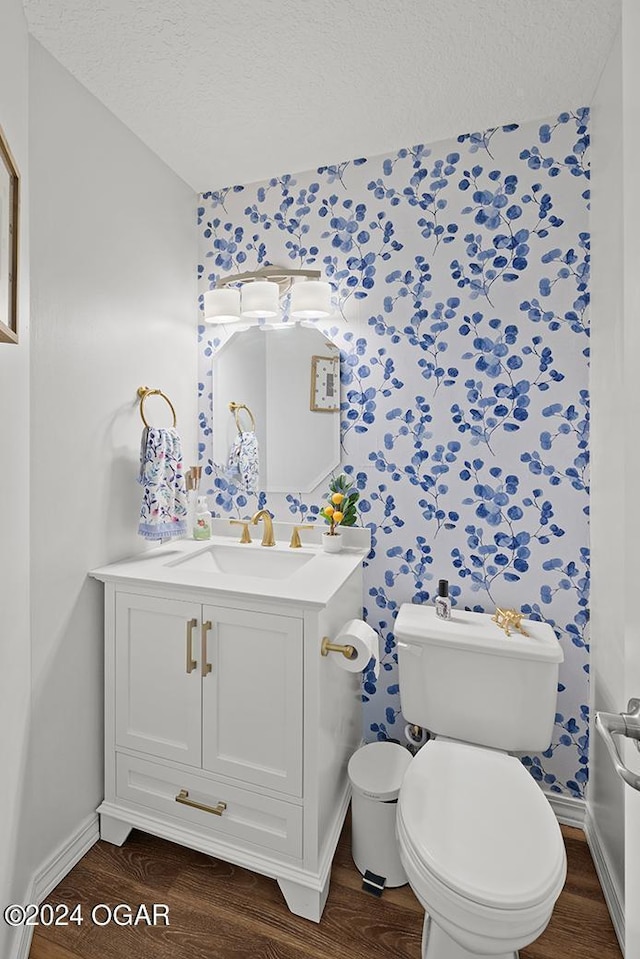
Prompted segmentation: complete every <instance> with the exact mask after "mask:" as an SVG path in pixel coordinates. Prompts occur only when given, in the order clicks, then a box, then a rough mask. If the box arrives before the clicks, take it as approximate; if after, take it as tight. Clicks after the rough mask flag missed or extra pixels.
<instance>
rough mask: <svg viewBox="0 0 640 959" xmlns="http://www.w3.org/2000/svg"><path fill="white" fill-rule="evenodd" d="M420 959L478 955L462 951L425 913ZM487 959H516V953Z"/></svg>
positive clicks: (466, 958)
mask: <svg viewBox="0 0 640 959" xmlns="http://www.w3.org/2000/svg"><path fill="white" fill-rule="evenodd" d="M422 959H480V954H479V953H477V952H469V950H468V949H464V948H463V947H462V946H461V945H459V944H458V943H457V942H455V940H453V939H452V938H451V936H448V935H447V933H446V932H444V931H443V930H442V929H441V928H440V926H438V925H437V924H436V923H435V922H434V921H433V920H432V918H431V916H429V915H427V914H426V913H425V917H424V925H423V927H422ZM487 959H518V953H517V952H501V953H500V954H499V955H495V954H494V955H492V956H490V957H487Z"/></svg>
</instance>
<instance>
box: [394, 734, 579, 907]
mask: <svg viewBox="0 0 640 959" xmlns="http://www.w3.org/2000/svg"><path fill="white" fill-rule="evenodd" d="M398 815H399V817H401V819H402V822H403V825H404V828H405V831H406V834H407V836H408V837H409V839H410V841H411V845H412V847H413V849H414V852H415V854H416V855H417V857H418V858H419V859H420V860H421V862H422V863H423V865H424V867H425V869H426V870H428V871H429V872H431V873H433V874H434V875H435V876H436V877H437V878H438V879H439V880H440V881H441V882H443V883H444V884H445V885H446V886H448V887H449V888H450V889H451V890H453V891H454V892H455V893H456V894H457V895H459V896H462V897H464V898H466V899H470V900H472V901H474V902H477V903H482V904H483V905H487V906H493V907H496V908H503V909H510V908H511V909H523V908H527V907H529V906H534V905H537V904H538V903H541V902H543V901H544V900H545V899H547V898H548V897H549V896H550V895H551V893H552V892H553V891H554V888H555V889H556V892H558V893H559V891H560V889H561V888H562V884H563V882H564V877H565V869H566V857H565V851H564V844H563V841H562V835H561V833H560V829H559V826H558V823H557V820H556V818H555V815H554V813H553V810H552V809H551V806H550V805H549V802H548V800H547V799H546V798H545V796H544V795H543V793H542V790H541V789H540V787H539V786H538V785H537V784H536V783H535V781H534V780H533V779H532V777H531V776H530V775H529V773H528V772H527V770H526V769H525V768H524V766H523V765H522V763H521V762H520V761H519V760H518V759H516V758H514V757H513V756H509V755H508V754H506V753H501V752H497V751H495V750H491V749H486V748H482V747H479V746H470V745H468V744H466V743H457V742H451V741H447V740H433V741H431V742H429V743H427V745H426V746H424V747H423V748H422V749H421V750H420V752H419V753H418V754H417V756H416V758H415V759H414V760H413V762H412V763H411V765H410V767H409V769H408V771H407V774H406V776H405V778H404V781H403V784H402V789H401V791H400V801H399V808H398Z"/></svg>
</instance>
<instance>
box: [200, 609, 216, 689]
mask: <svg viewBox="0 0 640 959" xmlns="http://www.w3.org/2000/svg"><path fill="white" fill-rule="evenodd" d="M212 625H213V624H212V622H211V620H210V619H208V620H207V621H206V623H203V624H202V633H201V648H200V656H201V658H202V676H203V677H204V676H208V675H209V673H210V672H211V669H212V666H211V663H208V662H207V633H208V632H209V630H210V629H211V627H212Z"/></svg>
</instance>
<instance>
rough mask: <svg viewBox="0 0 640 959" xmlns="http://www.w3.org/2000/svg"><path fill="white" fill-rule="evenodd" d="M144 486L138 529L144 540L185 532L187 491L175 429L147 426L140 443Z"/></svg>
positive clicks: (165, 537)
mask: <svg viewBox="0 0 640 959" xmlns="http://www.w3.org/2000/svg"><path fill="white" fill-rule="evenodd" d="M139 481H140V484H141V485H142V488H143V493H142V506H141V508H140V525H139V526H138V532H139V534H140V535H141V536H144V538H145V539H159V540H164V539H170V538H172V537H174V536H184V535H185V534H186V532H187V490H186V485H185V479H184V472H183V468H182V444H181V442H180V437H179V436H178V432H177V430H175V429H173V428H171V429H157V428H155V427H147V428H146V429H145V430H143V432H142V443H141V446H140V478H139Z"/></svg>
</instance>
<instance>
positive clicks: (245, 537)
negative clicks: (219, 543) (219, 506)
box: [229, 519, 251, 543]
mask: <svg viewBox="0 0 640 959" xmlns="http://www.w3.org/2000/svg"><path fill="white" fill-rule="evenodd" d="M229 522H230V523H231V525H232V526H242V527H244V528H243V530H242V535H241V536H240V542H241V543H250V542H251V536H250V535H249V523H250V522H251V520H248V519H230V520H229Z"/></svg>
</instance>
